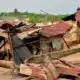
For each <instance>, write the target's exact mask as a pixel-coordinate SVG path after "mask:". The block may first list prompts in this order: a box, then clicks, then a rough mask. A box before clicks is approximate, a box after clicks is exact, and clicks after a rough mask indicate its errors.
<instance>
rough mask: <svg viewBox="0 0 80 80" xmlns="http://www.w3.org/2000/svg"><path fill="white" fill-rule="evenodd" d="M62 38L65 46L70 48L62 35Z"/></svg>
mask: <svg viewBox="0 0 80 80" xmlns="http://www.w3.org/2000/svg"><path fill="white" fill-rule="evenodd" d="M63 40H64V42H65V44H66V46H67V48H68V49H70V47H69V45H68V44H67V42H66V40H65V39H64V37H63Z"/></svg>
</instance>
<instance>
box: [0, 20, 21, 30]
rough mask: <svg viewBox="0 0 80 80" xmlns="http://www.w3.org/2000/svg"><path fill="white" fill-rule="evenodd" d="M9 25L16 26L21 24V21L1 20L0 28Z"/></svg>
mask: <svg viewBox="0 0 80 80" xmlns="http://www.w3.org/2000/svg"><path fill="white" fill-rule="evenodd" d="M6 24H7V25H8V26H9V27H16V26H18V25H19V24H21V21H13V20H0V28H2V29H6V28H7V26H5V25H6Z"/></svg>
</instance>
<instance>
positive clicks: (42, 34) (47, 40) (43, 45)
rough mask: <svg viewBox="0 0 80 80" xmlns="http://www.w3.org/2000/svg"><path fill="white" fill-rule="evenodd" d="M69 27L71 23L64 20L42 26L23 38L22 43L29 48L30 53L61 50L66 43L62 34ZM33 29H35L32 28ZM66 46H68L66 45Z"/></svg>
mask: <svg viewBox="0 0 80 80" xmlns="http://www.w3.org/2000/svg"><path fill="white" fill-rule="evenodd" d="M70 29H71V25H69V24H67V23H65V22H59V23H57V24H53V25H49V26H44V27H43V28H42V29H40V30H39V29H38V30H37V31H35V32H34V33H32V34H29V35H28V36H27V37H25V38H23V41H24V43H25V44H26V45H27V46H28V47H29V48H30V51H32V54H38V53H39V54H41V53H48V52H53V51H56V50H63V49H64V44H66V45H67V43H66V41H65V39H64V35H65V34H66V33H67V32H68V31H69V30H70ZM34 30H35V29H34ZM67 47H69V46H68V45H67Z"/></svg>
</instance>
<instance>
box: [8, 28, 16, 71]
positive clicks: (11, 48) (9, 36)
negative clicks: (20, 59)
mask: <svg viewBox="0 0 80 80" xmlns="http://www.w3.org/2000/svg"><path fill="white" fill-rule="evenodd" d="M8 39H9V40H8V41H9V43H10V50H11V51H10V52H11V55H12V60H13V62H14V55H13V47H12V40H11V33H10V27H8ZM14 69H15V63H14V65H13V69H12V72H13V71H14Z"/></svg>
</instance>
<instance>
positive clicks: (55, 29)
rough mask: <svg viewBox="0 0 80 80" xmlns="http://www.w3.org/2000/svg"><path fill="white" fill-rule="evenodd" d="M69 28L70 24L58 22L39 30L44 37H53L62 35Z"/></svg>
mask: <svg viewBox="0 0 80 80" xmlns="http://www.w3.org/2000/svg"><path fill="white" fill-rule="evenodd" d="M70 28H71V25H70V24H67V23H65V22H59V23H57V24H53V25H52V26H45V27H43V29H42V30H41V34H42V35H43V36H45V37H53V36H58V35H64V34H65V33H66V32H67V31H68V30H69V29H70Z"/></svg>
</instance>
